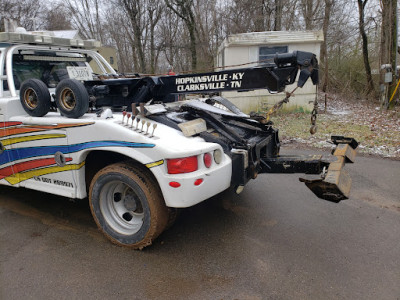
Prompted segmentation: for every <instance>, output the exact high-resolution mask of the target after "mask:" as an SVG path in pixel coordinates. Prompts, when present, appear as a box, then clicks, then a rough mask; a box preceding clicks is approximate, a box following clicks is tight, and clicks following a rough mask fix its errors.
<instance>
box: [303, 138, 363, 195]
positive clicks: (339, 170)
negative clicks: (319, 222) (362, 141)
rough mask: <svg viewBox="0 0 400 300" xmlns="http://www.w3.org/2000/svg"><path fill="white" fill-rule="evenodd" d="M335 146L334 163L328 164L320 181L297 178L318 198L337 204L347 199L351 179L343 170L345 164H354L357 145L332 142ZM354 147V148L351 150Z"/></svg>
mask: <svg viewBox="0 0 400 300" xmlns="http://www.w3.org/2000/svg"><path fill="white" fill-rule="evenodd" d="M332 141H333V142H334V143H335V144H337V147H336V149H335V150H334V151H333V155H334V156H336V158H337V159H336V161H334V162H332V163H330V164H329V167H328V170H327V172H326V174H323V178H320V179H306V178H299V180H300V181H301V182H304V183H305V184H306V186H307V187H308V188H309V189H310V190H311V191H312V192H313V193H314V194H315V195H316V196H317V197H318V198H321V199H324V200H328V201H331V202H335V203H338V202H340V201H341V200H345V199H348V198H349V194H350V188H351V178H350V175H349V173H348V172H347V171H346V170H344V169H343V167H344V165H345V163H346V162H348V163H352V162H354V159H355V156H356V150H355V148H356V147H357V146H358V143H357V142H356V141H355V140H354V139H347V140H343V139H342V140H340V141H339V140H334V139H333V138H332ZM353 147H354V148H353Z"/></svg>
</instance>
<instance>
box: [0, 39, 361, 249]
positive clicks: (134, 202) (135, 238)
mask: <svg viewBox="0 0 400 300" xmlns="http://www.w3.org/2000/svg"><path fill="white" fill-rule="evenodd" d="M93 43H94V42H93V41H82V40H76V39H63V38H54V37H50V36H41V35H32V34H24V33H0V126H1V128H0V183H1V184H3V185H8V186H12V187H24V188H29V189H33V190H39V191H43V192H47V193H52V194H56V195H60V196H64V197H69V198H76V199H84V198H87V197H88V198H89V206H90V209H91V212H92V215H93V218H94V220H95V222H96V224H97V225H98V227H99V229H100V230H101V231H102V232H103V233H104V234H105V236H106V237H107V238H109V239H110V240H111V241H112V242H113V243H116V244H118V245H122V246H127V247H132V248H135V249H142V248H143V247H146V246H148V245H151V244H152V242H153V241H154V239H156V238H157V236H158V235H159V234H160V233H161V232H163V230H165V229H166V228H167V227H168V226H169V225H170V224H171V223H172V222H173V220H174V218H175V216H176V210H177V209H178V208H185V207H190V206H193V205H195V204H197V203H199V202H201V201H204V200H206V199H208V198H210V197H212V196H214V195H216V194H218V193H220V192H222V191H224V190H227V189H229V188H233V189H234V190H235V191H236V193H238V194H239V193H240V192H241V191H242V190H243V189H244V187H245V185H246V183H247V182H248V181H249V180H251V179H255V178H256V177H257V176H258V175H259V174H262V173H305V174H308V175H307V176H309V175H310V174H313V177H312V178H308V177H307V178H300V180H301V181H303V182H304V183H305V184H306V186H307V187H308V188H310V189H311V191H312V192H314V194H315V195H316V196H317V197H319V198H321V199H325V200H328V201H332V202H339V201H341V200H344V199H347V198H348V196H349V192H350V186H351V179H350V177H349V175H348V173H347V172H346V171H345V170H344V169H343V167H344V165H345V163H347V162H353V161H354V158H355V155H356V148H357V145H358V143H357V141H355V140H354V139H353V138H347V137H343V136H332V142H333V143H334V144H336V146H337V147H336V149H335V150H334V151H333V155H331V156H329V157H323V156H321V155H309V156H293V155H280V141H279V135H278V129H276V128H274V126H273V122H271V121H270V120H269V116H268V115H263V114H251V115H247V114H245V113H243V112H242V111H240V110H239V109H238V108H237V107H236V106H235V105H233V104H232V103H231V102H229V101H228V100H227V99H225V98H223V97H221V96H218V94H219V92H221V91H227V90H236V91H248V90H254V89H267V90H268V91H270V92H283V91H284V90H285V87H286V86H288V85H293V84H295V85H297V87H302V86H303V85H304V84H305V82H306V81H307V80H309V79H311V81H312V83H313V84H314V85H317V84H318V62H317V59H316V56H315V55H314V54H312V53H308V52H300V51H296V52H293V53H285V54H277V55H276V56H275V63H274V64H273V65H268V66H260V67H254V68H243V69H235V70H222V71H214V72H210V73H201V74H183V75H173V76H167V75H166V76H144V75H140V74H129V75H126V74H118V73H117V72H116V71H115V70H114V69H113V68H112V67H111V66H110V65H109V64H108V62H107V61H106V60H105V59H104V58H103V57H102V56H101V55H99V53H97V52H96V51H94V50H93V48H94V47H95V46H96V45H94V44H93ZM91 64H95V65H97V69H99V70H100V73H94V72H93V69H92V68H91ZM188 93H207V94H210V93H212V94H213V95H209V96H207V97H198V98H192V99H190V100H185V101H175V95H178V94H188ZM290 95H291V93H286V95H285V97H284V99H283V100H282V102H281V103H280V104H282V103H284V102H285V101H286V102H287V100H288V98H289V97H290Z"/></svg>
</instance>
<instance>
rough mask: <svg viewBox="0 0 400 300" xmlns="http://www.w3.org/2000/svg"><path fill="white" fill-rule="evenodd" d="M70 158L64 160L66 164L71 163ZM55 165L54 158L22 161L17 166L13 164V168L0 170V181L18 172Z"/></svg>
mask: <svg viewBox="0 0 400 300" xmlns="http://www.w3.org/2000/svg"><path fill="white" fill-rule="evenodd" d="M71 160H72V158H71V157H67V158H66V162H69V161H71ZM54 164H56V161H55V159H54V157H52V158H44V159H34V160H29V161H24V162H21V163H18V164H14V165H13V166H9V167H5V168H2V169H0V179H3V178H4V177H8V176H11V175H12V174H14V173H15V174H17V173H20V172H24V171H28V170H32V169H36V168H41V167H47V166H51V165H54Z"/></svg>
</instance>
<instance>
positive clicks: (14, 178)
mask: <svg viewBox="0 0 400 300" xmlns="http://www.w3.org/2000/svg"><path fill="white" fill-rule="evenodd" d="M84 165H85V162H84V161H83V162H81V163H80V164H71V165H66V166H64V167H58V166H57V167H49V168H43V169H37V170H32V171H27V172H21V173H17V174H14V175H11V176H8V177H6V178H4V179H5V180H7V181H8V182H9V183H10V184H17V183H20V182H21V181H24V180H28V179H31V178H33V177H37V176H42V175H47V174H52V173H58V172H64V171H71V170H78V169H80V168H82V167H83V166H84Z"/></svg>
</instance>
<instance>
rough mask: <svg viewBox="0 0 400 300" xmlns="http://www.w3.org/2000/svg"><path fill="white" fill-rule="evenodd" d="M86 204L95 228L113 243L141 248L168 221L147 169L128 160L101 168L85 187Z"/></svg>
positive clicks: (149, 242) (164, 226) (155, 235)
mask: <svg viewBox="0 0 400 300" xmlns="http://www.w3.org/2000/svg"><path fill="white" fill-rule="evenodd" d="M89 205H90V209H91V212H92V215H93V217H94V220H95V222H96V224H97V226H98V227H99V229H100V230H101V231H102V232H103V233H104V234H105V235H106V236H107V238H108V239H110V240H111V241H112V242H113V243H115V244H118V245H122V246H126V247H130V248H134V249H143V248H144V247H146V246H149V245H151V244H152V242H153V241H154V239H156V238H157V236H159V235H160V234H161V232H163V231H164V229H165V228H166V226H167V222H168V208H167V207H166V206H165V202H164V199H163V197H162V194H161V190H160V188H159V186H158V184H157V183H156V182H155V180H154V179H153V177H151V176H150V174H149V173H148V170H145V169H142V168H139V167H136V166H134V165H131V164H128V163H116V164H113V165H109V166H107V167H105V168H103V169H101V170H100V171H99V172H98V173H97V174H96V175H95V176H94V178H93V180H92V182H91V184H90V188H89Z"/></svg>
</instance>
